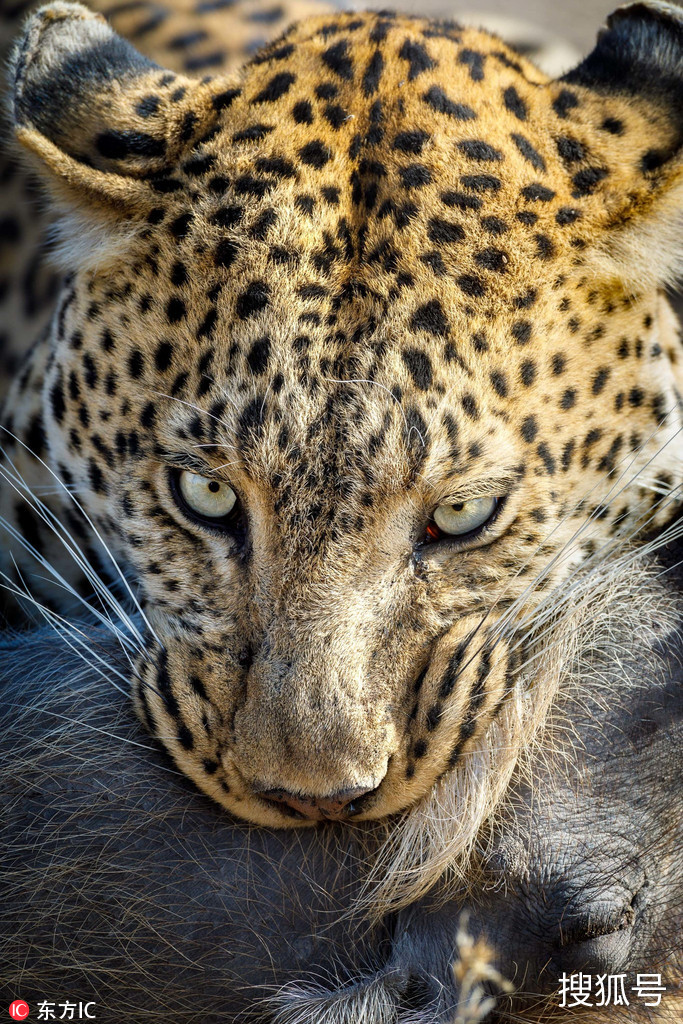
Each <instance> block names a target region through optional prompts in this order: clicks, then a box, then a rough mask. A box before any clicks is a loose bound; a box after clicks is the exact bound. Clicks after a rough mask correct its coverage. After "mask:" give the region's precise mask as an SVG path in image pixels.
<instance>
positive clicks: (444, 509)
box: [427, 497, 498, 537]
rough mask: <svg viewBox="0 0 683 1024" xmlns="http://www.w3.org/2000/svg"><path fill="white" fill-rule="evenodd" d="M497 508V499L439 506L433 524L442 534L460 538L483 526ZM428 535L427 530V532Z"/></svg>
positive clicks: (491, 498) (479, 499) (489, 498)
mask: <svg viewBox="0 0 683 1024" xmlns="http://www.w3.org/2000/svg"><path fill="white" fill-rule="evenodd" d="M497 508H498V498H494V497H488V498H472V499H471V500H470V501H459V502H457V504H453V505H439V506H438V508H437V509H436V511H435V513H434V522H435V524H436V526H437V527H438V529H439V530H441V532H442V533H447V534H448V535H449V536H451V537H461V536H462V535H463V534H466V533H473V532H474V531H475V530H478V529H480V528H481V527H482V526H484V525H485V524H486V523H487V522H488V521H489V519H491V517H492V516H493V514H494V513H495V511H496V509H497ZM427 532H428V533H429V528H428V530H427Z"/></svg>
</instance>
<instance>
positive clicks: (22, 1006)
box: [9, 999, 31, 1020]
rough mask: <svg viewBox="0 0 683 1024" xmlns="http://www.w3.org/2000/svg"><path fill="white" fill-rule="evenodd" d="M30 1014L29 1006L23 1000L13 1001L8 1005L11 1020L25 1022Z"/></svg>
mask: <svg viewBox="0 0 683 1024" xmlns="http://www.w3.org/2000/svg"><path fill="white" fill-rule="evenodd" d="M30 1012H31V1011H30V1009H29V1005H28V1003H27V1002H26V1001H25V1000H24V999H15V1000H14V1002H13V1003H11V1004H10V1008H9V1015H10V1017H11V1018H12V1020H26V1018H27V1017H28V1015H29V1013H30Z"/></svg>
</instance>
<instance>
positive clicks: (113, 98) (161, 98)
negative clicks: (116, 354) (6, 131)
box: [10, 2, 236, 265]
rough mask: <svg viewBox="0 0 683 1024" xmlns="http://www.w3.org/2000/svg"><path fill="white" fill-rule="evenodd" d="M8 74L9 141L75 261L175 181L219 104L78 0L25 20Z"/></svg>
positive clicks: (108, 242)
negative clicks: (41, 191)
mask: <svg viewBox="0 0 683 1024" xmlns="http://www.w3.org/2000/svg"><path fill="white" fill-rule="evenodd" d="M10 76H11V77H10V81H11V83H12V85H13V106H12V110H11V114H12V115H13V121H14V130H15V134H16V137H17V139H18V141H19V142H20V143H21V144H22V145H23V146H24V147H25V149H26V150H27V151H28V153H29V154H30V157H32V164H33V166H34V169H36V170H37V172H38V174H39V176H40V178H41V179H42V181H43V182H44V183H45V185H46V186H47V188H48V191H49V192H50V193H51V195H52V197H53V199H54V200H55V201H56V204H57V206H58V208H59V211H60V213H61V214H62V217H61V221H60V231H61V235H62V237H61V247H62V249H63V250H64V252H65V253H66V254H68V255H69V260H70V262H72V257H73V252H72V251H71V250H70V249H69V246H70V245H76V246H78V248H79V257H81V259H80V262H81V265H82V259H85V258H86V255H87V254H86V252H85V250H88V251H90V250H92V252H90V255H92V256H93V257H94V256H95V252H96V251H97V253H99V256H98V257H97V259H96V260H95V262H99V261H100V259H101V258H102V257H103V256H105V255H106V254H107V253H108V254H112V253H113V252H114V250H116V249H117V247H118V248H119V249H120V248H121V246H120V244H119V243H120V242H121V240H122V239H124V238H125V239H126V240H128V241H129V240H130V237H131V233H134V232H135V229H136V225H139V223H140V222H141V221H143V220H144V219H145V218H146V216H147V215H148V213H149V211H150V209H152V208H153V206H154V204H155V201H158V199H159V192H164V191H170V190H171V189H173V188H175V187H179V183H178V182H174V181H173V178H172V174H173V170H174V169H175V168H176V167H177V165H178V164H179V163H182V161H183V157H184V156H185V155H186V154H187V152H188V151H189V150H190V149H191V148H192V146H193V145H195V144H196V143H197V142H198V141H199V140H200V139H201V138H202V136H203V135H205V134H206V133H207V131H209V130H210V128H211V127H212V126H213V124H214V123H215V122H216V119H217V117H218V113H219V110H220V108H221V95H220V93H218V92H217V85H216V83H215V82H214V83H212V86H211V87H209V85H208V84H207V83H201V82H198V81H195V80H192V79H189V78H184V77H182V76H178V75H174V74H172V73H171V72H167V71H164V69H163V68H160V67H159V66H158V65H156V64H154V63H153V62H152V61H150V60H148V59H147V58H146V57H143V56H142V55H141V54H140V53H138V52H137V50H135V48H134V47H133V46H131V45H130V44H129V43H127V42H125V41H124V40H123V39H121V38H120V37H119V36H118V35H116V33H115V32H114V31H113V30H112V29H111V28H110V27H109V25H108V24H107V22H106V21H105V20H104V18H103V17H101V16H100V15H97V14H93V13H92V12H91V11H89V10H88V9H87V8H86V7H83V6H81V4H77V3H64V2H55V3H52V4H49V5H48V6H46V7H43V8H41V9H40V10H39V11H38V12H37V13H36V14H34V15H33V16H32V17H30V18H29V19H28V21H27V23H26V25H25V27H24V31H23V33H22V34H21V36H20V38H19V40H18V42H17V44H16V47H15V49H14V53H13V55H12V59H11V62H10ZM235 94H236V90H232V93H231V95H233V96H234V95H235ZM223 95H224V96H225V95H228V94H227V93H224V94H223ZM222 105H225V103H224V102H223V104H222ZM65 233H66V240H65Z"/></svg>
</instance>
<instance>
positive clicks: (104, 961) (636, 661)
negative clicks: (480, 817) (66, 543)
mask: <svg viewBox="0 0 683 1024" xmlns="http://www.w3.org/2000/svg"><path fill="white" fill-rule="evenodd" d="M681 554H682V552H681V550H680V549H679V550H678V551H669V552H668V556H669V561H670V562H671V563H675V562H676V561H677V560H678V558H680V557H681ZM669 579H670V586H671V588H672V589H673V590H676V589H678V590H681V589H683V579H682V575H681V573H680V570H678V571H677V570H676V569H674V570H673V572H672V573H670V575H669ZM89 644H90V648H91V651H92V653H93V654H94V655H102V657H104V658H105V660H106V661H108V662H110V663H112V662H114V660H115V658H116V651H117V648H116V646H115V644H114V643H113V642H112V640H111V639H110V638H108V637H107V636H106V635H104V634H99V633H97V632H96V631H91V633H90V634H89ZM682 660H683V643H682V642H681V639H680V637H679V636H677V635H676V633H675V632H670V631H669V629H668V627H667V629H664V628H662V631H661V635H660V637H659V639H658V640H657V641H655V642H654V643H652V642H650V640H648V639H647V638H646V637H644V636H643V637H641V636H633V643H632V649H631V650H628V649H627V650H624V651H623V657H622V664H621V666H620V667H617V666H615V665H612V666H611V667H610V666H609V665H607V664H606V665H603V666H600V665H598V667H597V669H596V672H595V677H596V680H597V679H599V680H600V681H601V682H600V684H598V683H597V682H596V684H595V686H594V693H593V692H592V690H591V687H588V690H589V692H588V693H587V694H586V693H583V694H582V698H581V700H580V701H576V702H575V703H574V704H572V705H571V706H568V707H567V708H566V709H565V710H564V712H563V711H562V710H561V711H560V712H559V713H558V715H557V716H556V718H557V722H558V724H557V726H556V729H555V733H556V743H555V746H556V747H557V749H558V756H556V757H555V758H554V760H553V761H552V763H551V764H550V766H548V767H545V768H543V767H542V766H541V765H538V766H537V769H536V770H535V771H534V775H533V782H532V783H531V784H529V783H525V782H523V781H519V782H518V783H517V784H516V785H515V787H514V789H513V794H512V797H511V800H510V806H509V808H508V810H507V811H506V813H505V815H504V817H503V819H502V821H501V823H500V825H499V826H498V828H497V831H496V834H495V836H494V838H493V842H492V846H491V848H490V851H489V853H488V854H487V856H486V857H484V858H483V860H482V863H481V865H480V871H479V873H478V875H477V878H476V881H475V882H473V885H472V891H471V893H470V895H469V896H464V895H463V893H460V894H459V895H458V894H457V893H456V894H455V895H452V896H449V898H448V899H447V900H446V901H445V902H444V894H443V892H439V891H438V890H437V891H436V892H434V893H433V894H432V895H431V896H430V897H429V898H427V899H425V900H423V901H422V902H420V903H416V904H414V905H413V906H411V907H409V908H408V909H405V910H402V911H400V912H398V913H397V914H394V915H392V916H391V917H390V918H388V919H387V920H385V921H383V922H382V923H381V924H379V925H376V926H375V927H374V929H372V930H369V929H368V927H367V925H365V924H363V922H362V921H361V920H360V919H359V918H358V916H357V915H356V916H355V917H354V915H353V914H352V913H349V908H350V907H351V905H352V900H353V897H354V895H355V894H356V893H357V891H358V886H359V878H360V877H361V875H362V858H361V855H360V850H361V848H362V847H361V843H360V839H361V838H362V837H363V835H364V834H365V833H364V831H363V829H364V827H363V826H359V827H358V826H357V827H356V829H355V830H354V829H350V828H349V827H348V826H344V827H329V828H328V827H325V828H321V829H317V830H306V831H287V832H279V833H278V832H269V831H267V830H264V829H259V828H252V827H249V826H247V825H244V824H241V823H238V822H235V821H233V820H232V819H231V818H230V817H229V816H228V815H227V814H226V812H224V811H222V810H221V809H220V808H218V807H217V806H215V805H214V804H212V803H210V802H209V801H208V800H207V799H205V798H204V797H203V796H201V795H200V794H199V793H197V792H196V791H194V790H193V789H192V787H191V785H190V783H188V782H187V781H186V779H185V778H184V777H182V776H180V775H178V774H177V773H176V772H175V770H174V769H173V768H172V767H171V766H170V765H169V763H168V762H167V761H165V760H164V757H163V755H161V754H160V753H158V752H157V751H156V750H155V749H151V748H150V743H149V740H148V739H147V737H146V736H145V735H144V733H143V732H142V730H141V728H140V727H139V726H138V724H137V722H136V721H135V719H134V718H133V714H132V711H131V710H130V708H129V702H128V701H127V700H126V698H125V697H124V695H123V694H122V693H121V692H119V691H118V690H117V689H115V688H114V686H113V685H112V683H111V681H108V680H105V679H103V678H98V676H97V674H96V673H95V672H94V671H93V670H92V669H91V668H86V667H85V666H84V665H83V663H82V661H81V660H80V659H79V658H78V657H76V656H75V655H74V654H73V653H72V652H70V651H69V649H68V647H66V646H65V645H64V644H63V642H62V641H60V640H58V639H57V638H56V637H55V636H54V634H52V633H51V632H50V631H48V630H39V631H37V632H36V633H34V634H32V635H30V636H28V637H27V636H24V637H23V638H21V639H20V640H16V639H15V640H13V639H12V638H11V637H7V638H6V639H5V640H4V645H3V647H0V664H1V665H2V669H1V670H0V676H2V679H3V694H4V698H3V713H2V732H1V734H0V735H1V739H0V746H1V749H2V769H1V772H2V779H3V787H2V788H3V800H2V802H3V812H2V818H1V820H2V825H1V831H2V840H1V845H2V864H3V886H2V894H1V903H0V914H1V915H2V921H3V923H2V926H1V932H0V958H1V960H2V964H3V966H2V978H3V979H4V982H5V984H4V986H3V987H2V995H3V997H4V1001H5V1004H7V1003H9V1002H10V1001H11V1000H12V999H15V998H17V997H19V996H21V997H22V998H25V999H26V1000H27V1001H28V1002H29V1004H37V1002H38V1001H39V1000H44V999H45V1000H51V1001H54V1002H59V1001H64V1000H66V999H70V1000H76V1001H79V1000H81V1001H85V1000H95V1001H96V1002H97V1010H96V1012H97V1019H98V1020H100V1021H111V1022H113V1024H119V1022H124V1021H129V1020H130V1021H134V1022H136V1024H137V1022H140V1024H142V1022H145V1021H161V1020H169V1021H173V1022H175V1024H191V1022H195V1021H197V1022H199V1021H202V1022H204V1024H212V1022H214V1021H216V1022H218V1021H228V1022H231V1021H236V1022H237V1021H242V1020H245V1019H252V1018H255V1019H258V1020H264V1021H269V1020H273V1015H274V1014H275V1013H276V1012H278V1011H279V1012H281V1013H282V1014H283V1016H281V1017H280V1018H279V1019H280V1020H302V1021H306V1020H308V1021H310V1022H311V1024H315V1022H316V1021H323V1020H325V1021H326V1022H337V1021H339V1022H354V1021H357V1022H358V1024H375V1022H376V1024H386V1022H389V1021H397V1022H402V1024H403V1022H405V1024H408V1022H409V1021H416V1020H417V1021H420V1022H421V1024H427V1022H429V1024H432V1022H433V1024H436V1022H444V1024H445V1022H452V1021H453V1020H454V1019H455V1017H456V1014H457V1013H458V1006H459V999H460V993H459V990H458V984H457V982H456V980H455V978H454V975H453V970H452V964H453V962H454V960H455V959H456V958H457V946H456V934H457V931H458V927H459V924H460V923H461V922H462V916H461V915H462V912H463V910H466V911H467V913H468V930H469V932H470V933H471V934H472V935H473V936H475V937H478V936H483V937H485V938H486V940H487V942H488V944H489V945H490V946H491V947H493V949H494V950H495V956H494V963H495V967H496V968H497V969H498V970H499V971H500V972H501V973H502V975H504V976H505V977H506V978H508V979H510V980H511V981H512V982H513V983H514V985H515V986H516V988H517V994H515V995H513V996H512V997H507V996H501V997H500V1000H499V1008H498V1010H497V1011H493V1015H492V1016H489V1017H487V1018H486V1020H487V1021H494V1020H496V1021H503V1020H508V1019H513V1020H528V1021H536V1020H540V1019H543V1020H546V1019H553V1020H555V1019H557V1020H562V1021H570V1020H571V1021H573V1020H575V1019H579V1018H577V1017H576V1016H575V1015H573V1013H570V1012H569V1011H565V1010H559V1009H557V1015H553V1013H552V1011H550V1016H546V1015H545V1014H546V1012H547V1010H548V1006H550V1007H552V1006H553V1005H554V1006H555V1007H557V997H556V996H555V997H553V998H552V999H551V1000H550V1003H549V1004H546V1003H545V1001H544V1000H543V999H542V997H544V996H548V995H551V994H552V993H553V992H554V991H555V990H556V989H557V987H558V979H559V977H560V975H561V974H562V972H568V973H569V972H576V971H584V972H586V973H590V974H592V975H597V974H617V973H625V974H626V975H627V979H628V984H629V985H630V984H633V983H635V977H636V972H639V971H642V972H653V971H660V970H661V971H662V972H663V973H665V974H666V976H667V985H668V989H669V991H668V993H667V995H666V996H665V999H664V1003H663V1006H664V1007H665V1009H666V1014H661V1008H660V1010H653V1011H652V1013H651V1016H647V1014H648V1012H649V1011H647V1010H646V1009H645V1008H644V1007H643V1005H642V1001H638V1000H636V999H635V997H634V1001H632V1004H631V1007H630V1008H629V1009H628V1010H627V1011H624V1010H623V1009H615V1010H614V1011H613V1012H612V1011H598V1010H591V1011H586V1018H585V1019H588V1020H591V1021H594V1022H596V1024H597V1022H598V1021H603V1020H605V1021H607V1020H610V1021H611V1020H627V1021H630V1020H634V1021H636V1020H641V1019H643V1020H667V1021H671V1022H676V1021H680V1020H683V1013H681V1006H683V1003H682V1002H681V1000H680V993H679V995H678V996H676V994H675V987H676V981H677V980H680V976H681V971H680V961H679V960H677V955H678V954H677V952H676V947H680V943H681V933H682V932H683V820H682V819H683V815H682V814H681V794H682V791H683V720H682V716H681V712H682V711H683V673H682V669H681V662H682ZM610 673H612V677H613V678H612V677H611V676H610ZM624 680H626V684H624ZM615 681H616V683H618V684H619V687H620V689H621V691H622V692H623V693H624V697H623V700H621V699H620V700H616V699H615V698H614V696H613V693H612V692H611V691H610V690H609V686H610V684H611V685H612V686H614V685H615ZM570 718H571V721H572V723H573V728H574V731H572V730H571V729H570V728H569V727H568V725H567V723H568V720H569V719H570ZM563 743H564V744H565V745H566V748H567V751H568V752H570V753H571V761H570V762H569V767H567V762H566V761H565V760H564V759H563V756H562V751H561V747H562V744H563ZM294 982H296V983H298V986H299V988H298V991H299V993H300V994H301V992H302V990H303V989H305V988H306V987H308V988H309V989H315V988H316V987H317V988H319V989H321V990H326V991H327V993H328V995H327V1000H326V1003H325V1005H326V1006H327V1010H328V1014H329V1015H328V1016H322V1015H321V1013H322V1011H321V1010H318V1009H316V1008H315V1006H314V1004H313V1003H310V1004H304V1003H302V1002H301V1000H300V999H297V998H296V997H295V996H294V995H292V990H291V988H290V990H289V991H290V994H289V995H287V993H286V992H285V993H284V994H283V993H282V991H281V990H282V987H283V986H286V985H290V986H291V983H294ZM354 985H355V986H356V987H355V988H354V987H353V986H354ZM335 990H336V992H337V994H338V996H337V997H335V996H334V994H333V993H334V991H335ZM278 991H280V996H279V998H276V999H275V1001H273V1000H274V997H276V996H277V993H278ZM354 992H356V993H360V995H362V994H363V992H367V993H374V995H375V996H377V995H378V994H379V997H380V1000H379V1001H380V1002H381V1003H382V1006H384V1010H383V1011H382V1014H383V1015H381V1016H380V1011H379V1010H373V1009H369V1010H368V1012H367V1014H365V1015H362V1014H361V1013H360V1011H349V1010H348V1007H347V1009H346V1010H343V1005H346V1004H347V1003H348V998H349V996H353V993H354ZM495 992H496V989H495V986H492V987H491V993H495ZM335 998H338V1009H335V1006H336V1005H337V1004H336V1003H335ZM359 998H360V996H359ZM345 1000H346V1003H345V1002H344V1001H345ZM369 1005H370V1003H368V1006H369ZM373 1005H374V1004H373ZM541 1005H545V1006H546V1010H544V1011H542V1012H541V1011H540V1010H539V1006H541ZM297 1007H298V1009H297ZM306 1007H308V1009H306ZM387 1007H389V1008H390V1009H389V1010H387ZM460 1011H462V1007H460ZM510 1011H512V1016H511V1017H508V1013H510ZM641 1011H642V1012H643V1013H644V1014H645V1015H644V1016H642V1017H641V1016H640V1013H641ZM297 1013H298V1016H297V1015H296V1014H297ZM354 1014H355V1015H354ZM539 1014H540V1016H539ZM34 1015H35V1012H34V1011H32V1015H31V1018H29V1019H33V1016H34ZM520 1015H521V1016H520ZM472 1019H476V1018H472ZM581 1019H584V1018H581Z"/></svg>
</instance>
